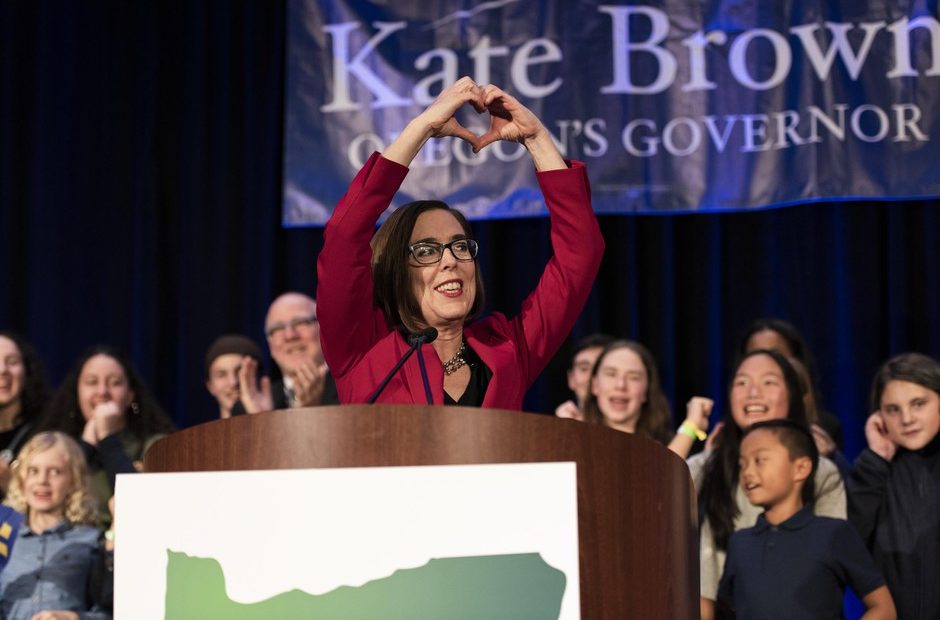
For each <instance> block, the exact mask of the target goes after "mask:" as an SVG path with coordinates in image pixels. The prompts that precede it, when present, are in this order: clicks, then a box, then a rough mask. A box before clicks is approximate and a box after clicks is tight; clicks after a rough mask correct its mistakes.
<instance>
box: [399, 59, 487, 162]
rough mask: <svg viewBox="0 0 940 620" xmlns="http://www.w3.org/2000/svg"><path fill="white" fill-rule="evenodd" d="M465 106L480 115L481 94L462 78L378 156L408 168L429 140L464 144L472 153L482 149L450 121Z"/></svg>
mask: <svg viewBox="0 0 940 620" xmlns="http://www.w3.org/2000/svg"><path fill="white" fill-rule="evenodd" d="M468 103H469V104H470V105H472V106H473V108H474V109H475V110H476V111H477V112H482V111H483V91H482V90H481V89H480V87H479V86H477V85H476V83H475V82H474V81H473V80H471V79H470V78H468V77H462V78H460V79H459V80H457V81H456V82H454V84H453V85H452V86H450V87H448V88H445V89H444V90H443V91H441V94H440V95H438V96H437V99H435V100H434V102H433V103H432V104H431V105H429V106H428V107H427V109H426V110H425V111H424V112H422V113H421V114H419V115H418V116H416V117H415V118H414V119H413V120H412V121H411V122H410V123H408V125H407V126H406V127H405V128H404V129H403V130H402V132H401V133H400V134H398V137H397V138H395V140H394V141H393V142H392V143H391V144H390V145H388V148H387V149H385V152H384V153H382V155H383V157H385V159H388V160H391V161H393V162H395V163H397V164H401V165H402V166H406V167H407V166H410V165H411V162H412V161H413V160H414V158H415V157H416V156H417V155H418V152H419V151H420V150H421V147H423V146H424V143H425V142H427V141H428V140H429V139H430V138H442V137H444V136H453V137H455V138H460V139H461V140H466V141H467V142H469V143H470V145H471V146H473V147H474V150H475V151H478V150H480V148H482V147H480V146H478V139H477V137H476V135H474V134H473V132H471V131H470V130H469V129H467V128H466V127H464V126H463V125H461V124H460V121H458V120H457V119H456V118H455V117H454V114H456V113H457V110H459V109H460V108H462V107H463V106H465V105H467V104H468Z"/></svg>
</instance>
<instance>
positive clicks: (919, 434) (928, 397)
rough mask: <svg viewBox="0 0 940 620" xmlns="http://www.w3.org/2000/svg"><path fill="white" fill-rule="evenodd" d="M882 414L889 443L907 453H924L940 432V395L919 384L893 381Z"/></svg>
mask: <svg viewBox="0 0 940 620" xmlns="http://www.w3.org/2000/svg"><path fill="white" fill-rule="evenodd" d="M880 411H881V418H882V419H883V420H884V423H885V428H886V429H887V430H888V439H890V440H891V441H893V442H894V443H895V444H897V445H899V446H901V447H902V448H905V449H907V450H920V449H921V448H923V447H924V446H926V445H927V444H928V443H930V442H931V441H933V438H934V437H936V436H937V432H938V431H940V395H938V394H937V393H936V392H934V391H933V390H931V389H930V388H926V387H924V386H922V385H918V384H917V383H911V382H909V381H889V382H888V385H886V386H885V389H884V392H882V393H881V410H880Z"/></svg>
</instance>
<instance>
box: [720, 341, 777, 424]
mask: <svg viewBox="0 0 940 620" xmlns="http://www.w3.org/2000/svg"><path fill="white" fill-rule="evenodd" d="M789 410H790V399H789V396H788V394H787V382H786V380H785V379H784V377H783V371H782V370H781V369H780V366H778V365H777V362H776V361H774V358H772V357H770V356H769V355H752V356H750V357H748V358H747V359H745V360H744V361H743V362H741V365H740V366H739V367H738V370H737V372H736V373H735V375H734V380H733V381H732V382H731V416H732V417H733V418H734V422H735V424H737V425H738V426H739V427H740V428H747V427H749V426H750V425H751V424H754V423H755V422H762V421H764V420H775V419H783V418H785V417H787V413H788V412H789Z"/></svg>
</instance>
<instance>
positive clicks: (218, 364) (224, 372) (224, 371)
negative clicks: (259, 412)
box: [206, 353, 244, 417]
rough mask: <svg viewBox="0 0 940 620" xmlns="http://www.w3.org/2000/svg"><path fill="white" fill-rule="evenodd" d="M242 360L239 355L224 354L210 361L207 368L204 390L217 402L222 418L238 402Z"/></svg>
mask: <svg viewBox="0 0 940 620" xmlns="http://www.w3.org/2000/svg"><path fill="white" fill-rule="evenodd" d="M243 359H244V356H243V355H241V354H240V353H225V354H223V355H220V356H218V357H217V358H215V359H214V360H212V364H211V365H210V366H209V378H208V379H206V389H208V390H209V393H210V394H212V395H213V396H214V397H215V399H216V400H217V401H218V402H219V408H220V410H221V412H222V417H228V415H229V414H231V411H232V407H233V406H234V405H235V403H236V402H237V401H238V396H239V392H238V371H239V369H240V368H241V367H242V360H243Z"/></svg>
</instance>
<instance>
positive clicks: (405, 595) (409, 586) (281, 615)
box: [166, 549, 566, 620]
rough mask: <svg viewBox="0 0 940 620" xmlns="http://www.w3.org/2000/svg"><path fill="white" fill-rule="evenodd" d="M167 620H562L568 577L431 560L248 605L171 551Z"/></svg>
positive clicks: (467, 560)
mask: <svg viewBox="0 0 940 620" xmlns="http://www.w3.org/2000/svg"><path fill="white" fill-rule="evenodd" d="M167 556H168V562H167V568H166V618H167V620H184V619H185V620H188V619H190V618H192V619H194V620H195V619H198V620H269V619H271V618H277V619H279V620H290V619H293V618H298V619H299V618H303V619H305V620H307V619H315V618H323V619H329V620H343V619H350V620H351V619H356V620H365V619H376V620H379V619H381V620H399V619H401V620H405V619H407V620H421V619H425V618H426V619H431V618H433V619H435V620H481V619H484V618H485V619H486V620H500V619H505V620H510V619H511V620H543V619H544V620H548V619H551V620H557V618H558V614H559V613H560V610H561V598H562V596H563V595H564V593H565V583H566V578H565V574H564V573H563V572H561V571H560V570H558V569H556V568H553V567H551V566H549V565H548V564H547V563H546V562H545V560H543V559H542V556H541V555H539V554H538V553H521V554H511V555H486V556H468V557H457V558H440V559H432V560H431V561H429V562H428V563H427V564H425V565H424V566H421V567H418V568H408V569H401V570H397V571H395V572H394V573H392V574H391V575H390V576H388V577H385V578H382V579H376V580H374V581H369V582H367V583H365V584H363V585H362V586H359V587H352V586H341V587H339V588H336V589H335V590H333V591H331V592H327V593H325V594H321V595H313V594H308V593H306V592H303V591H301V590H291V591H289V592H284V593H282V594H278V595H277V596H274V597H271V598H269V599H267V600H265V601H260V602H257V603H250V604H243V603H236V602H234V601H232V600H231V599H230V598H229V597H228V595H227V594H226V591H225V576H224V574H223V573H222V567H221V565H220V564H219V562H218V561H217V560H214V559H212V558H196V557H191V556H189V555H187V554H185V553H179V552H176V551H172V550H170V549H167Z"/></svg>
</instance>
